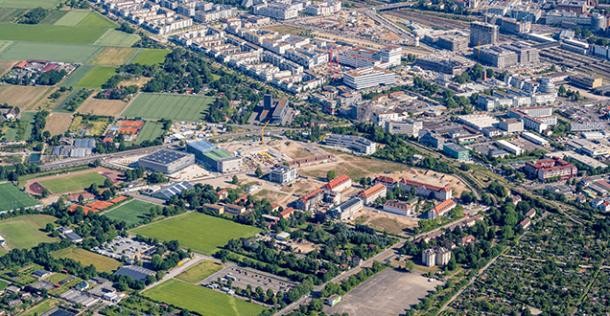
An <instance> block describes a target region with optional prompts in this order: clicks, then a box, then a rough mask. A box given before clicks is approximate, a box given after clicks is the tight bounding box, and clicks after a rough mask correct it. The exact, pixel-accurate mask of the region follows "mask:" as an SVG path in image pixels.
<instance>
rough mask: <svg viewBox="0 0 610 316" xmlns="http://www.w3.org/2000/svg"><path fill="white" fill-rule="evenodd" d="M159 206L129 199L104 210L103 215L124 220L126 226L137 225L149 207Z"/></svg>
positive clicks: (116, 219)
mask: <svg viewBox="0 0 610 316" xmlns="http://www.w3.org/2000/svg"><path fill="white" fill-rule="evenodd" d="M155 207H156V208H159V206H158V205H155V204H151V203H148V202H144V201H140V200H131V201H128V202H126V203H123V204H121V205H119V206H117V207H115V208H112V209H110V210H108V211H106V212H104V216H106V217H108V218H110V219H112V220H115V221H118V222H121V221H122V222H125V223H126V224H127V225H128V226H132V225H138V224H140V223H142V220H143V219H144V217H145V216H146V214H148V213H149V211H150V209H151V208H155Z"/></svg>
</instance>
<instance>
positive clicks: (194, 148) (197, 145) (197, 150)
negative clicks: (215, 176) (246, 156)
mask: <svg viewBox="0 0 610 316" xmlns="http://www.w3.org/2000/svg"><path fill="white" fill-rule="evenodd" d="M186 151H187V152H189V153H192V154H193V155H194V157H195V158H196V160H197V161H198V162H199V163H201V164H202V165H204V166H205V167H206V168H208V169H210V170H212V171H216V172H222V173H226V172H237V171H239V170H240V169H241V158H239V157H235V156H233V155H232V154H231V153H229V152H228V151H226V150H224V149H222V148H219V147H216V146H215V145H214V144H212V143H209V142H206V141H193V142H188V143H187V144H186Z"/></svg>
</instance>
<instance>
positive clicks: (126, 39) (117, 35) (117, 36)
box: [94, 29, 140, 47]
mask: <svg viewBox="0 0 610 316" xmlns="http://www.w3.org/2000/svg"><path fill="white" fill-rule="evenodd" d="M139 40H140V36H138V35H136V34H129V33H125V32H121V31H117V30H114V29H110V30H108V31H106V33H104V35H102V36H101V37H100V38H99V39H98V40H97V41H95V43H94V44H95V45H98V46H118V47H131V46H132V45H133V44H135V43H136V42H137V41H139Z"/></svg>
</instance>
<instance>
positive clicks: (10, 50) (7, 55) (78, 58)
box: [0, 42, 101, 64]
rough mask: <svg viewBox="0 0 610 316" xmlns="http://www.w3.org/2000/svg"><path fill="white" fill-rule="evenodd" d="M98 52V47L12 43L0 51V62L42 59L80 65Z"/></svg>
mask: <svg viewBox="0 0 610 316" xmlns="http://www.w3.org/2000/svg"><path fill="white" fill-rule="evenodd" d="M100 50H101V48H100V47H97V46H91V45H66V44H46V43H28V42H14V43H12V44H11V45H10V46H8V47H7V48H5V49H4V50H2V52H1V53H0V60H23V59H44V60H53V61H62V62H68V63H81V64H82V63H86V62H87V61H88V60H89V59H91V58H93V56H95V55H96V54H97V53H98V52H99V51H100Z"/></svg>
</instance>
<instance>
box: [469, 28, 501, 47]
mask: <svg viewBox="0 0 610 316" xmlns="http://www.w3.org/2000/svg"><path fill="white" fill-rule="evenodd" d="M497 42H498V26H497V25H493V24H487V23H482V22H472V23H470V46H471V47H476V46H481V45H489V44H492V45H493V44H496V43H497Z"/></svg>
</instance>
